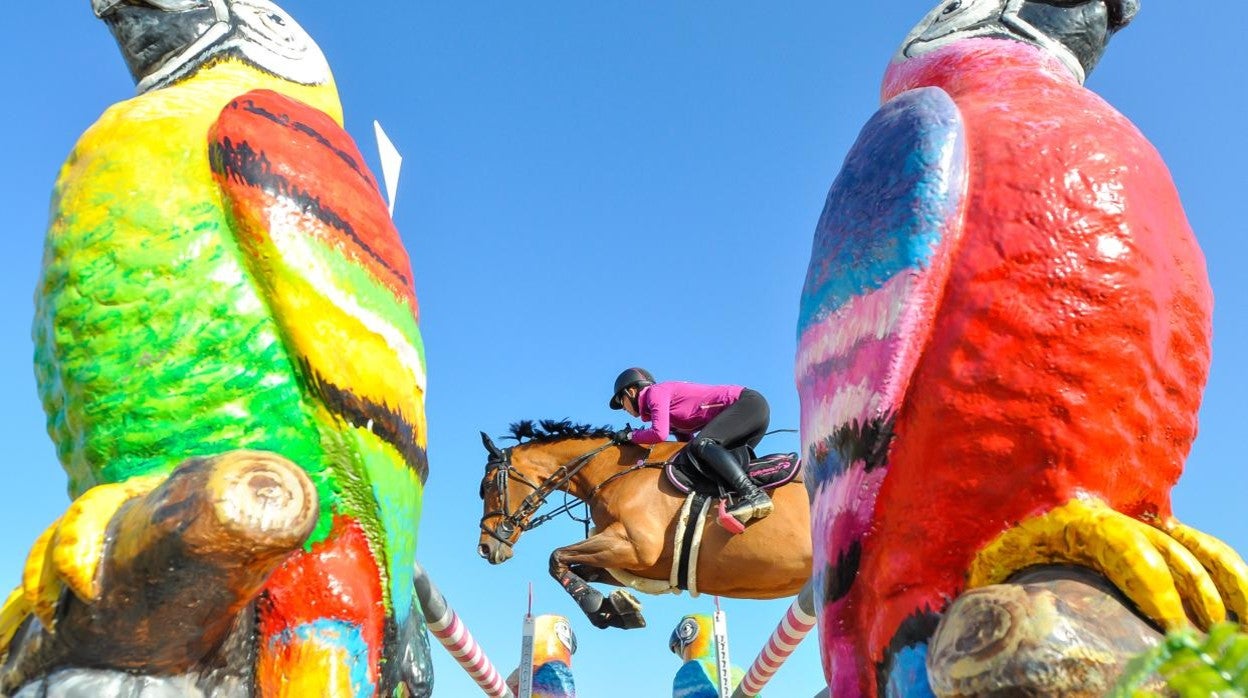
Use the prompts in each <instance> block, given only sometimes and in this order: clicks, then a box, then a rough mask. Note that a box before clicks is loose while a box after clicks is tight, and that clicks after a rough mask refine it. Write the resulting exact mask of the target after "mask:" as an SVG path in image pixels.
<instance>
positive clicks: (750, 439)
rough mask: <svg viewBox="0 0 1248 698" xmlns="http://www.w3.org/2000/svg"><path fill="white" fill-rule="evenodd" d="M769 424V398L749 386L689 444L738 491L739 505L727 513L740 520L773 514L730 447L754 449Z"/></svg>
mask: <svg viewBox="0 0 1248 698" xmlns="http://www.w3.org/2000/svg"><path fill="white" fill-rule="evenodd" d="M770 423H771V407H770V406H769V405H768V404H767V400H766V398H764V397H763V396H762V394H760V393H759V392H757V391H754V390H750V389H749V388H746V389H745V390H743V391H741V396H740V397H739V398H738V399H737V401H736V402H734V403H732V404H731V405H729V406H728V408H727V409H725V410H724V411H723V412H720V413H719V414H718V415H716V416H715V418H714V419H712V420H711V421H710V423H709V424H707V425H706V427H705V428H703V429H702V431H701V432H699V433H698V438H696V439H694V441H693V443H692V444H690V446H691V448H690V451H691V452H692V453H693V456H694V457H695V458H697V459H698V461H699V462H700V463H702V464H703V465H704V467H707V468H710V469H711V470H713V471H714V472H715V473H716V475H718V476H719V478H720V479H721V480H723V481H724V482H725V483H726V484H727V485H728V486H729V487H731V488H732V489H733V490H735V491H736V493H737V501H736V504H734V505H733V506H732V507H731V508H730V509H729V510H728V513H729V514H730V515H732V516H734V517H735V518H736V519H737V520H738V521H740V522H741V523H745V522H747V521H749V520H750V519H761V518H763V517H765V516H767V515H768V514H770V513H771V499H770V498H769V497H768V496H767V494H766V493H765V492H763V491H762V490H760V489H759V488H758V487H757V486H755V484H754V482H753V481H752V480H750V478H749V476H748V475H746V474H745V470H744V468H743V465H744V464H743V463H741V462H740V461H738V460H737V458H736V457H735V456H733V454H732V452H731V450H730V449H735V448H738V447H740V446H749V447H750V448H751V449H753V448H754V446H757V445H758V442H759V441H761V440H762V438H763V434H764V433H766V431H767V426H768V424H770ZM703 453H705V454H706V455H703Z"/></svg>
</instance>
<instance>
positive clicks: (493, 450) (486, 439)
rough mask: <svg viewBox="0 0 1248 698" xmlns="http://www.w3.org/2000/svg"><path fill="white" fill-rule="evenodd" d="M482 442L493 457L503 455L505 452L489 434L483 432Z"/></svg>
mask: <svg viewBox="0 0 1248 698" xmlns="http://www.w3.org/2000/svg"><path fill="white" fill-rule="evenodd" d="M481 444H482V445H483V446H485V450H487V451H489V452H490V455H491V456H492V457H494V458H502V457H503V452H502V451H500V450H499V449H498V446H495V445H494V440H493V439H491V438H490V435H489V434H487V433H485V432H481Z"/></svg>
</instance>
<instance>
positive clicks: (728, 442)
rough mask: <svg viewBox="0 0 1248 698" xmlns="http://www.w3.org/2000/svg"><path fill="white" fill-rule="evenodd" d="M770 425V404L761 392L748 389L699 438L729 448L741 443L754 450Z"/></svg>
mask: <svg viewBox="0 0 1248 698" xmlns="http://www.w3.org/2000/svg"><path fill="white" fill-rule="evenodd" d="M770 424H771V407H770V406H769V405H768V404H767V399H766V398H764V397H763V396H762V394H761V393H759V392H757V391H754V390H750V389H749V388H746V389H745V390H742V391H741V397H740V398H739V399H738V400H737V401H736V402H734V403H732V404H731V405H729V406H728V407H727V408H725V409H724V411H723V412H720V413H719V414H717V415H715V418H714V419H712V420H711V421H710V422H709V423H708V424H707V425H706V426H705V427H703V429H702V431H700V432H698V439H711V440H713V441H715V442H716V443H718V444H720V445H721V446H723V447H724V448H726V449H728V450H735V449H738V448H741V447H742V446H745V447H748V448H749V449H751V450H753V449H754V447H755V446H757V445H758V442H759V441H762V440H763V435H764V434H766V433H767V427H768V425H770Z"/></svg>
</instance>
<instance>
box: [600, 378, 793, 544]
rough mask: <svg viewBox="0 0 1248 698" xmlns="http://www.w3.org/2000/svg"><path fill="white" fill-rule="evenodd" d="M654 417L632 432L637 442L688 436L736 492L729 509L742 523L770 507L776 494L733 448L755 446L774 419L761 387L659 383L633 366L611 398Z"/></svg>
mask: <svg viewBox="0 0 1248 698" xmlns="http://www.w3.org/2000/svg"><path fill="white" fill-rule="evenodd" d="M608 404H609V405H610V407H611V409H613V410H618V409H621V408H623V409H624V410H625V411H626V412H628V413H629V414H631V415H633V416H634V417H640V418H641V419H643V420H645V421H648V422H650V423H651V427H650V428H649V429H639V430H637V431H634V432H632V433H631V434H630V435H629V436H628V438H629V439H630V440H631V441H633V442H634V443H638V444H643V445H644V444H653V443H658V442H660V441H666V440H667V437H668V434H669V433H674V434H676V436H677V438H679V439H680V440H681V441H685V440H689V447H688V448H689V452H690V453H691V454H692V455H693V456H694V458H696V459H697V460H698V462H699V463H701V464H702V465H704V466H707V467H709V468H710V469H711V470H712V471H713V472H714V473H715V474H716V475H718V476H719V478H720V479H721V480H722V481H724V483H726V484H727V485H728V486H729V487H730V488H731V489H733V490H734V491H735V492H736V494H737V497H736V503H735V504H733V506H732V507H730V508H729V509H728V514H729V515H731V516H733V517H734V518H736V519H737V520H738V521H740V522H741V523H746V522H747V521H750V520H751V519H761V518H764V517H766V516H767V515H768V514H770V513H771V506H772V505H771V498H770V497H768V496H767V494H766V493H765V492H763V491H762V490H761V489H759V487H758V486H757V485H755V484H754V482H753V481H752V480H750V478H749V476H748V475H746V474H745V468H744V467H743V466H742V463H741V462H740V461H739V460H738V459H737V457H736V456H734V455H733V454H732V452H731V451H732V449H737V448H740V447H742V446H749V447H750V448H751V449H753V448H754V447H755V446H757V445H758V442H759V441H761V440H762V438H763V434H764V433H766V431H767V425H768V423H770V421H771V408H770V407H769V406H768V405H767V400H766V399H765V398H764V397H763V396H762V395H761V394H760V393H758V392H757V391H754V390H750V389H749V388H742V387H741V386H738V385H699V384H697V383H685V382H683V381H664V382H662V383H656V382H655V380H654V376H653V375H652V374H651V373H650V372H649V371H647V370H645V369H644V368H629V369H626V370H624V371H623V372H622V373H620V375H619V377H618V378H616V379H615V392H614V393H612V395H611V402H610V403H608Z"/></svg>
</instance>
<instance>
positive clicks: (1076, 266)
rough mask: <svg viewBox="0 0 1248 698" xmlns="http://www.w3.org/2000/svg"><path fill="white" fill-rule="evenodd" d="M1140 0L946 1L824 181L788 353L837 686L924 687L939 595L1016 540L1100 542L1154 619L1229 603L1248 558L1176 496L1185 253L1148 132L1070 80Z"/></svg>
mask: <svg viewBox="0 0 1248 698" xmlns="http://www.w3.org/2000/svg"><path fill="white" fill-rule="evenodd" d="M1137 10H1138V6H1137V2H1136V0H945V1H944V2H942V3H941V4H940V6H938V7H937V8H936V9H934V10H932V11H931V13H930V14H929V15H928V16H927V17H926V18H925V19H924V20H923V21H922V22H921V23H920V24H919V25H918V26H917V27H916V28H915V29H914V30H913V31H912V33H911V34H910V35H909V37H908V38H907V39H906V40H905V42H904V43H903V44H902V46H901V48H900V50H899V51H898V53H897V54H896V55H895V57H894V58H893V60H892V62H891V64H890V66H889V67H888V70H887V72H886V75H885V78H884V85H883V90H882V99H883V106H882V107H881V108H880V109H879V111H877V112H876V114H875V115H874V116H873V117H872V118H871V120H870V121H869V122H868V123H867V125H866V126H865V127H864V128H863V130H862V132H861V134H860V135H859V138H858V140H857V142H856V143H855V144H854V146H853V148H852V149H851V151H850V153H849V155H848V156H847V158H846V161H845V163H844V166H843V168H842V170H841V172H840V174H839V176H838V177H837V179H836V181H835V183H834V184H833V185H832V188H831V191H830V193H829V195H828V199H827V203H826V207H825V208H824V211H823V215H822V217H821V219H820V220H819V223H818V226H817V229H816V233H815V240H814V246H813V252H812V258H811V263H810V267H809V271H808V274H807V278H806V283H805V288H804V290H803V295H802V302H801V309H800V320H799V330H798V338H799V341H798V356H797V362H796V363H797V365H796V373H797V384H798V390H799V393H800V397H801V404H802V442H803V448H804V449H805V451H806V454H807V458H806V463H807V466H806V467H807V483H808V487H809V488H810V490H811V496H812V528H813V531H814V535H815V540H814V547H815V551H816V552H815V560H814V574H815V578H816V584H817V589H818V590H819V594H818V596H821V602H820V623H819V626H820V633H821V647H822V652H823V661H824V671H825V674H826V676H827V678H828V681H829V686H830V688H831V694H832V695H837V696H866V697H869V698H874V697H875V696H881V695H887V696H903V695H910V696H926V695H931V689H930V687H929V686H928V681H927V675H926V669H925V664H924V662H925V657H926V650H927V644H928V640H929V638H930V636H931V634H932V632H933V630H934V628H935V626H936V624H937V622H938V621H939V619H940V617H941V614H942V612H943V611H944V609H945V608H946V607H947V606H948V604H949V603H950V602H951V601H952V600H953V599H955V598H957V597H958V595H959V594H960V593H962V592H963V591H964V590H967V589H970V588H975V587H979V586H984V585H988V584H994V583H999V582H1003V581H1006V580H1007V579H1008V578H1009V577H1010V576H1011V575H1012V574H1013V573H1015V572H1017V571H1019V570H1021V569H1023V568H1025V567H1028V566H1034V565H1042V564H1069V565H1075V566H1081V567H1085V568H1090V569H1093V570H1095V571H1097V572H1099V573H1101V574H1102V575H1104V576H1105V577H1106V578H1107V579H1109V580H1110V581H1111V582H1112V583H1113V584H1115V585H1116V586H1117V587H1118V589H1120V590H1121V591H1122V592H1123V593H1124V594H1125V595H1126V596H1127V597H1128V598H1129V599H1130V600H1131V601H1132V602H1133V603H1134V604H1135V605H1136V606H1137V607H1138V609H1139V610H1140V611H1142V612H1143V613H1144V614H1145V615H1146V616H1148V617H1149V618H1151V619H1153V620H1154V621H1155V622H1156V623H1158V624H1159V625H1160V626H1162V627H1163V628H1175V627H1179V626H1184V625H1187V624H1189V623H1192V622H1195V623H1196V624H1199V625H1202V626H1205V625H1208V624H1209V623H1212V622H1215V621H1218V620H1221V619H1223V618H1224V617H1226V615H1227V612H1228V611H1230V612H1231V613H1233V614H1234V615H1235V616H1236V617H1238V618H1239V619H1240V621H1241V622H1243V621H1245V620H1248V567H1246V566H1245V564H1244V562H1243V560H1242V559H1241V558H1240V557H1239V556H1238V555H1237V554H1236V553H1235V552H1234V551H1233V550H1231V549H1230V548H1229V547H1228V546H1227V545H1225V544H1224V543H1222V542H1220V541H1218V540H1216V539H1214V538H1213V537H1211V536H1208V535H1206V534H1203V533H1201V532H1199V531H1196V530H1193V529H1192V528H1190V527H1187V526H1184V525H1183V524H1181V523H1180V522H1178V521H1177V520H1176V519H1175V518H1174V516H1173V514H1172V512H1171V506H1170V494H1169V493H1170V490H1171V488H1172V487H1173V485H1174V484H1175V481H1176V480H1177V479H1178V477H1179V475H1180V472H1181V470H1182V466H1183V462H1184V460H1185V458H1186V456H1187V453H1188V450H1189V448H1190V446H1191V444H1192V441H1193V439H1194V438H1195V435H1196V417H1197V409H1198V407H1199V405H1200V399H1201V393H1202V390H1203V387H1204V384H1205V381H1206V377H1207V374H1208V367H1209V360H1210V332H1211V310H1212V294H1211V291H1210V288H1209V282H1208V279H1207V276H1206V271H1205V266H1204V259H1203V257H1202V255H1201V252H1200V249H1199V247H1198V246H1197V243H1196V240H1195V238H1194V236H1193V234H1192V232H1191V229H1190V227H1189V226H1188V223H1187V220H1186V217H1185V215H1184V213H1183V209H1182V206H1181V205H1180V202H1179V197H1178V194H1177V192H1176V190H1175V187H1174V184H1173V182H1172V180H1171V177H1170V175H1169V173H1168V171H1167V169H1166V167H1165V164H1164V163H1163V162H1162V159H1161V157H1160V156H1159V154H1158V153H1157V151H1156V150H1155V149H1154V148H1153V147H1152V146H1151V145H1150V144H1149V142H1148V141H1147V140H1146V139H1145V138H1144V136H1143V135H1141V133H1140V132H1139V131H1138V130H1137V129H1136V128H1135V127H1134V126H1133V125H1132V124H1131V123H1130V122H1129V121H1128V120H1127V119H1126V118H1125V117H1124V116H1122V115H1121V114H1119V113H1118V112H1117V111H1115V110H1114V109H1113V108H1112V107H1111V106H1110V105H1108V104H1107V103H1106V102H1105V101H1103V100H1102V99H1101V98H1099V97H1098V96H1097V95H1095V94H1094V93H1092V92H1091V91H1089V90H1087V89H1085V88H1084V87H1083V81H1084V79H1085V76H1086V75H1087V73H1088V72H1089V71H1090V70H1091V69H1092V68H1093V66H1094V65H1095V64H1096V63H1097V61H1098V60H1099V58H1100V57H1101V55H1102V53H1103V52H1104V50H1105V48H1106V45H1107V43H1108V41H1109V39H1110V37H1111V35H1113V34H1114V33H1115V32H1116V31H1118V30H1119V29H1121V28H1122V27H1124V26H1125V25H1126V24H1127V23H1128V22H1129V21H1130V20H1131V19H1132V18H1133V16H1134V15H1135V14H1136V12H1137ZM1187 610H1190V612H1191V614H1192V616H1193V617H1192V618H1189V613H1188V612H1187Z"/></svg>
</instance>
